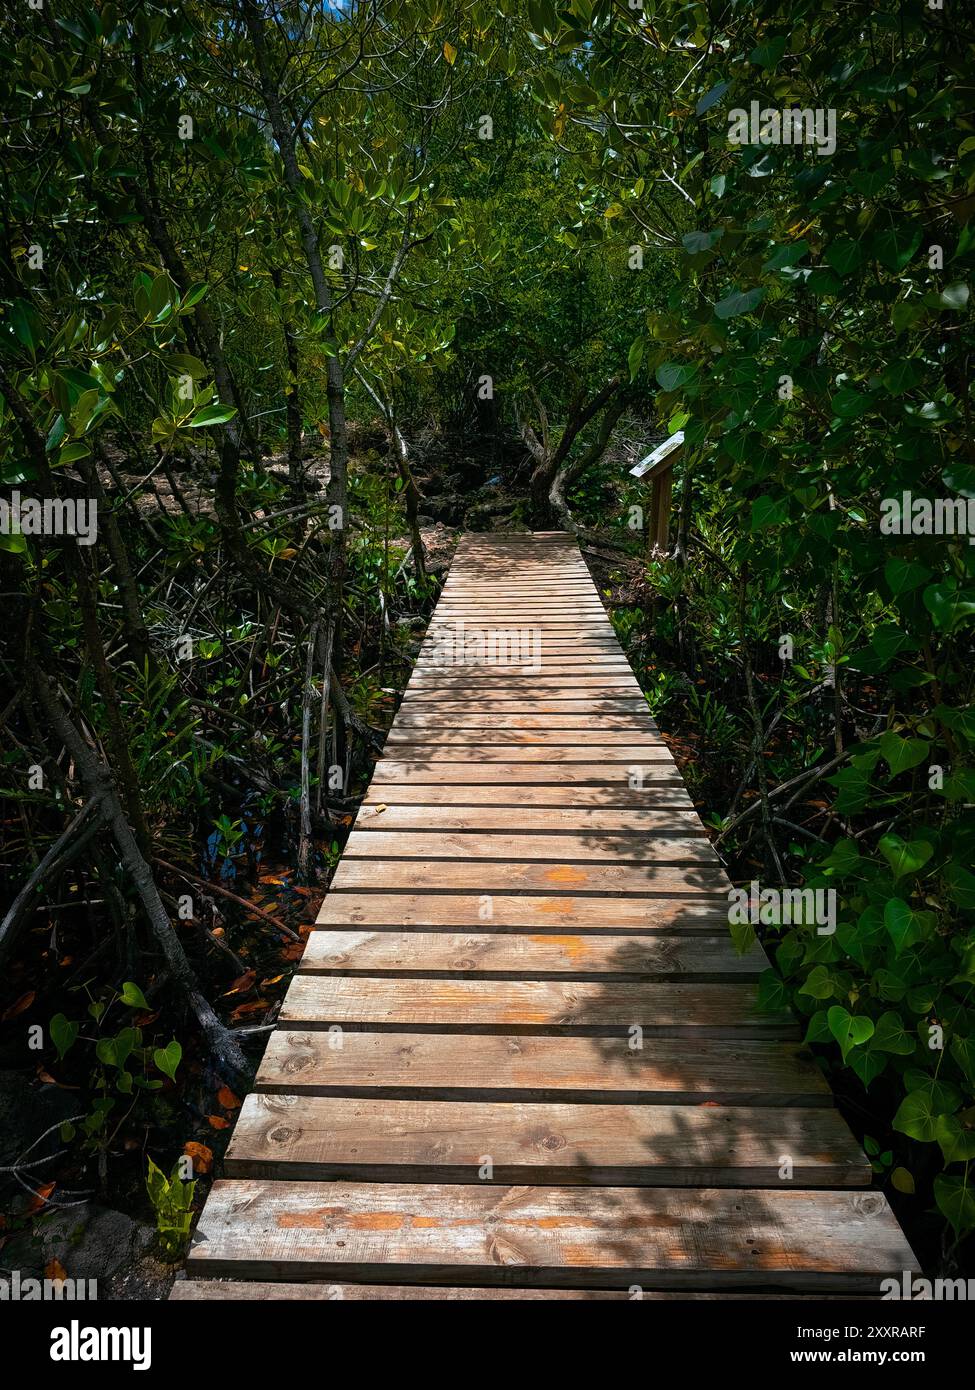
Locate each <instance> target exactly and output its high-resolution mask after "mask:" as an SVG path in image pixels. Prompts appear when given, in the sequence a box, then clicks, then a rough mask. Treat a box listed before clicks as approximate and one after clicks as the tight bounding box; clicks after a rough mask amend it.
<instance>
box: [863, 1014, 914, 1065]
mask: <svg viewBox="0 0 975 1390" xmlns="http://www.w3.org/2000/svg"><path fill="white" fill-rule="evenodd" d="M870 1046H871V1048H872V1049H873V1050H874V1051H875V1052H893V1053H894V1054H895V1055H896V1056H898V1057H909V1056H910V1055H911V1053H912V1052H913V1051H914V1039H913V1038H912V1037H911V1036H910V1034H909V1033H908V1032H907V1030H906V1028H905V1027H904V1024H903V1022H902V1020H901V1016H900V1014H896V1013H894V1011H893V1009H888V1011H887V1012H886V1013H883V1014H881V1015H880V1017H879V1018H878V1019H877V1023H876V1026H875V1028H874V1034H873V1038H872V1039H871V1042H870Z"/></svg>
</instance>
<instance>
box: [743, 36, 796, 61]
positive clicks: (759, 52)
mask: <svg viewBox="0 0 975 1390" xmlns="http://www.w3.org/2000/svg"><path fill="white" fill-rule="evenodd" d="M788 42H789V40H788V38H787V37H786V35H784V34H782V35H780V36H779V37H778V38H775V39H769V40H768V42H767V43H763V44H759V46H758V47H757V48H753V49H752V51H751V53H750V54H749V55H748V61H749V62H750V63H755V64H756V65H757V66H758V67H760V68H774V67H775V66H776V65H777V64H778V63H779V62H780V61H781V59H782V55H783V53H784V52H785V50H786V45H787V44H788Z"/></svg>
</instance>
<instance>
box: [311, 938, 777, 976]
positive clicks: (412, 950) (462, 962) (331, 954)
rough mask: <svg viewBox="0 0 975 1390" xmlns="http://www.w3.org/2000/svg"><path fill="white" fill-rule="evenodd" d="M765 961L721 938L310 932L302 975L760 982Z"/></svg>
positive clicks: (762, 955) (758, 949)
mask: <svg viewBox="0 0 975 1390" xmlns="http://www.w3.org/2000/svg"><path fill="white" fill-rule="evenodd" d="M767 967H768V960H767V959H766V957H765V953H764V952H763V951H762V949H761V947H759V946H758V945H757V944H754V945H753V946H752V947H751V949H750V950H749V951H748V952H747V953H746V954H745V955H739V954H738V952H737V951H736V950H735V947H734V945H733V943H732V940H731V936H730V934H728V933H727V932H726V933H725V935H724V936H663V935H659V934H658V935H657V936H653V937H650V938H646V937H634V936H613V935H612V934H609V933H607V934H605V935H603V936H578V935H561V936H555V935H554V934H547V935H546V934H541V935H528V934H522V935H514V934H511V933H504V932H478V933H474V934H471V933H469V932H468V933H466V934H459V933H454V932H393V931H346V930H336V929H324V928H323V929H320V930H317V931H313V932H312V934H311V936H310V937H309V938H308V941H307V943H306V946H305V954H304V955H303V956H302V959H301V965H300V969H301V970H302V971H303V972H305V973H306V974H320V975H324V974H332V975H371V976H380V975H382V976H397V975H408V976H411V977H412V978H414V979H416V978H420V977H436V976H442V977H444V978H449V977H453V976H455V975H460V976H464V977H469V978H477V979H495V980H499V979H532V980H543V979H560V978H561V979H566V978H571V979H574V980H586V979H599V980H606V979H613V980H680V979H684V980H687V979H694V980H699V981H702V982H703V981H710V982H711V983H712V984H719V983H721V982H722V981H734V980H757V979H758V977H759V975H760V974H761V973H762V971H763V970H765V969H767Z"/></svg>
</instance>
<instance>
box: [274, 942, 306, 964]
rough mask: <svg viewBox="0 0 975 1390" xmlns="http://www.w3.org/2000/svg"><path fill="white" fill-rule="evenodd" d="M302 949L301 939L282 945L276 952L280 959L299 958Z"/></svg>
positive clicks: (302, 952)
mask: <svg viewBox="0 0 975 1390" xmlns="http://www.w3.org/2000/svg"><path fill="white" fill-rule="evenodd" d="M304 951H305V943H304V942H303V941H295V942H294V943H293V944H292V945H290V946H282V948H281V950H280V951H279V952H278V954H279V955H280V957H281V959H282V960H301V957H302V955H303V954H304Z"/></svg>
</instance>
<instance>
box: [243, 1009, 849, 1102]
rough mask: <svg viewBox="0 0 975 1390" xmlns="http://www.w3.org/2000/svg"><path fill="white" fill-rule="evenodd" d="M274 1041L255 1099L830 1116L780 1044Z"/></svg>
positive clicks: (292, 1035) (816, 1076)
mask: <svg viewBox="0 0 975 1390" xmlns="http://www.w3.org/2000/svg"><path fill="white" fill-rule="evenodd" d="M341 1041H342V1046H341V1047H336V1046H334V1045H333V1044H334V1037H333V1036H332V1035H330V1034H327V1033H316V1032H293V1031H290V1030H288V1029H283V1028H279V1029H278V1030H277V1031H276V1032H274V1033H272V1034H271V1036H270V1039H269V1041H268V1045H267V1051H266V1052H265V1054H264V1058H263V1060H262V1062H261V1065H260V1068H259V1070H258V1073H257V1078H256V1080H255V1083H254V1085H255V1089H256V1090H258V1091H271V1092H284V1093H287V1094H289V1095H290V1094H298V1093H307V1094H309V1095H319V1096H327V1095H341V1096H373V1097H382V1096H385V1097H387V1098H388V1099H390V1100H397V1099H401V1100H411V1099H414V1100H415V1099H427V1100H458V1101H462V1100H469V1099H471V1098H472V1097H473V1098H476V1099H480V1100H526V1101H527V1100H564V1101H575V1102H578V1103H580V1104H585V1103H589V1102H592V1101H601V1102H602V1103H604V1104H609V1103H614V1102H619V1101H626V1100H628V1101H629V1102H630V1103H631V1104H637V1103H639V1104H643V1105H660V1104H662V1103H663V1104H671V1105H695V1104H700V1103H702V1102H703V1101H713V1102H715V1103H716V1104H718V1105H741V1106H779V1105H791V1106H807V1105H808V1106H830V1105H832V1103H833V1098H832V1095H831V1094H830V1090H829V1087H828V1086H827V1085H826V1082H825V1080H824V1078H823V1074H822V1072H821V1071H820V1069H819V1067H818V1066H817V1065H816V1062H815V1060H814V1058H813V1057H812V1055H811V1054H810V1053H809V1052H808V1051H807V1050H806V1049H805V1048H803V1047H802V1046H800V1045H798V1044H794V1043H785V1042H766V1041H764V1040H758V1041H754V1040H752V1041H741V1040H734V1041H732V1040H729V1039H722V1040H720V1041H717V1042H712V1041H710V1040H708V1039H707V1038H697V1039H695V1042H694V1046H693V1047H688V1046H687V1043H686V1040H685V1039H683V1038H677V1039H675V1038H648V1039H646V1040H645V1042H644V1046H643V1047H641V1048H633V1047H631V1046H630V1039H629V1038H586V1037H583V1038H580V1037H562V1038H550V1037H539V1036H526V1035H522V1036H520V1037H516V1036H513V1035H511V1034H503V1033H502V1034H489V1033H474V1034H465V1035H463V1036H462V1038H459V1037H458V1035H457V1034H443V1033H357V1032H348V1031H347V1032H345V1033H343V1034H342V1038H341Z"/></svg>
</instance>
